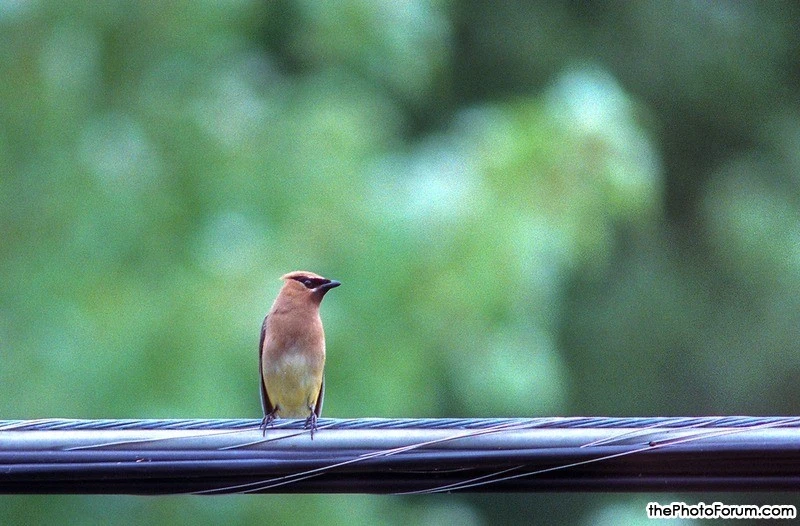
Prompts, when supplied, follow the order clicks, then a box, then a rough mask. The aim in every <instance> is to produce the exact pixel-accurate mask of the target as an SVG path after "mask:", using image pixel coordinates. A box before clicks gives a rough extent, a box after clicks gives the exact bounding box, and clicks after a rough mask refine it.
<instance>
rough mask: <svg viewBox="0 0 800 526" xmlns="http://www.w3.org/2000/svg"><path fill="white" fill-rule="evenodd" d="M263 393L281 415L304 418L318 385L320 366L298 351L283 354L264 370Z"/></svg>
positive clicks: (316, 392) (310, 410) (307, 413)
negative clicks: (265, 391) (264, 385)
mask: <svg viewBox="0 0 800 526" xmlns="http://www.w3.org/2000/svg"><path fill="white" fill-rule="evenodd" d="M264 380H265V384H266V387H267V393H268V396H269V399H270V401H271V402H272V404H273V405H274V406H275V407H277V408H278V411H277V413H278V416H281V417H283V418H307V417H308V416H309V415H310V414H311V412H312V411H313V410H314V406H315V405H316V403H317V397H318V396H319V390H320V386H321V385H322V369H321V368H319V367H315V366H314V364H312V363H310V360H308V359H307V358H306V357H305V356H303V355H302V354H292V353H287V354H285V355H284V356H283V357H281V359H279V360H276V361H275V363H272V364H269V365H268V366H267V367H265V370H264Z"/></svg>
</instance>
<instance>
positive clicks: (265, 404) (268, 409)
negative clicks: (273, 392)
mask: <svg viewBox="0 0 800 526" xmlns="http://www.w3.org/2000/svg"><path fill="white" fill-rule="evenodd" d="M267 318H269V314H267V315H266V316H264V323H262V324H261V341H259V342H258V374H259V376H260V377H261V409H263V410H264V416H265V417H266V416H267V415H269V414H271V413H272V411H273V410H274V409H275V408H274V407H273V406H272V402H270V401H269V396H268V395H267V385H266V384H265V383H264V365H263V364H264V362H263V360H264V338H265V337H266V334H267Z"/></svg>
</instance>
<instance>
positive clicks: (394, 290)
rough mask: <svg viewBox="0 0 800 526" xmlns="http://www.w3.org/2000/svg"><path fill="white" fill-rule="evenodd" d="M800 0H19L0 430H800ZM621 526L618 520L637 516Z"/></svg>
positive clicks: (495, 506) (294, 503)
mask: <svg viewBox="0 0 800 526" xmlns="http://www.w3.org/2000/svg"><path fill="white" fill-rule="evenodd" d="M798 20H800V7H798V4H797V3H795V2H779V1H776V2H728V1H719V2H696V1H684V0H675V1H669V2H662V1H660V0H652V1H633V2H615V3H605V2H574V1H564V2H547V3H532V2H527V1H503V2H487V1H482V0H473V1H459V2H457V1H424V0H405V1H400V2H397V1H383V0H381V1H367V0H344V1H342V2H315V1H282V0H279V1H272V2H258V1H252V0H228V1H198V2H155V1H141V2H123V1H104V2H89V1H86V2H82V1H72V2H57V1H47V0H12V1H5V2H0V418H3V419H22V418H43V417H80V418H125V417H131V418H171V417H175V418H191V417H203V418H210V417H231V418H237V417H253V418H255V417H258V416H260V405H259V398H258V388H257V381H258V372H257V365H256V363H257V350H256V347H257V341H258V330H259V327H260V323H261V319H262V317H263V316H264V314H265V313H266V311H267V310H268V309H269V306H270V304H271V302H272V300H273V298H274V296H275V294H276V293H277V291H278V289H279V287H280V282H279V280H278V278H279V276H280V275H281V274H283V273H284V272H287V271H290V270H294V269H308V270H313V271H315V272H318V273H321V274H323V275H325V276H329V277H332V278H336V279H339V280H341V281H342V282H343V283H344V286H342V287H341V288H339V289H336V290H335V291H334V292H332V293H331V294H330V295H329V296H328V297H327V299H326V301H325V304H324V305H323V319H324V320H325V324H326V330H327V338H328V367H327V387H328V390H327V396H326V400H325V402H326V405H325V413H324V416H326V417H467V416H480V417H493V416H543V415H566V416H573V415H628V416H652V415H686V416H690V415H709V414H753V415H775V414H797V413H798V410H800V389H798V387H797V378H798V376H799V375H800V349H798V342H800V32H798V30H797V28H798ZM709 499H715V500H720V499H722V500H724V501H725V502H727V503H731V504H734V503H762V502H770V503H797V502H796V501H797V499H796V498H794V497H792V496H791V495H768V494H762V495H748V494H744V495H743V494H738V495H698V494H691V495H671V494H658V495H633V496H631V495H580V494H579V495H563V494H562V495H559V494H554V495H516V496H509V495H506V496H503V495H491V496H482V495H477V496H469V495H460V496H459V495H450V496H437V497H432V498H395V497H374V496H282V497H279V496H249V497H237V496H232V497H218V498H198V497H174V498H173V497H168V498H141V497H93V496H88V497H51V496H44V497H3V498H2V499H0V518H2V520H0V522H7V523H9V524H11V523H17V522H18V521H21V520H23V521H25V522H28V523H36V522H42V523H44V522H47V523H74V524H93V523H96V524H105V523H108V522H113V521H124V522H132V523H165V522H176V521H180V522H181V523H190V522H220V523H222V522H224V523H226V524H252V523H256V522H265V521H266V522H269V523H276V524H277V523H292V524H319V523H320V521H322V522H323V523H325V524H353V523H354V521H355V522H357V523H362V522H363V523H369V524H409V523H411V524H436V523H442V524H448V523H449V524H455V523H458V524H462V525H465V526H466V525H473V524H476V525H478V524H497V523H498V522H500V523H504V522H525V523H529V524H534V523H537V521H543V522H545V521H546V522H547V523H552V521H553V520H554V519H556V521H557V522H570V523H577V524H598V523H603V522H608V523H628V524H635V523H645V522H646V521H647V519H646V516H645V504H646V503H647V502H648V501H650V500H657V501H659V502H662V503H665V502H671V501H672V500H685V501H686V502H689V503H696V502H698V501H700V500H704V501H706V502H713V500H709ZM620 521H622V522H620Z"/></svg>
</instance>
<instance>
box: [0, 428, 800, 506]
mask: <svg viewBox="0 0 800 526" xmlns="http://www.w3.org/2000/svg"><path fill="white" fill-rule="evenodd" d="M259 423H260V421H259V420H252V419H246V420H243V419H238V420H232V419H227V420H189V419H185V420H68V419H43V420H7V421H0V493H132V494H174V493H195V494H205V495H213V494H221V493H274V492H287V493H288V492H320V493H434V492H440V491H487V492H488V491H678V490H707V491H719V490H796V489H798V488H800V417H750V416H721V417H674V418H665V417H659V418H605V417H590V418H584V417H573V418H502V419H378V418H366V419H345V420H341V419H320V420H319V421H318V426H319V427H318V431H317V432H316V433H315V434H314V438H313V440H312V439H311V437H310V433H309V431H308V430H306V429H304V428H303V420H278V421H276V422H275V423H274V425H272V426H270V427H269V428H268V429H267V430H266V431H265V432H262V431H261V430H260V429H259Z"/></svg>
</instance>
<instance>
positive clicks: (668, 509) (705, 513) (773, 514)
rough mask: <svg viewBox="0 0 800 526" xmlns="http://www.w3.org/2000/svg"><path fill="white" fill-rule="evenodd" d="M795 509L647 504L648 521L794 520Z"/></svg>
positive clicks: (723, 505)
mask: <svg viewBox="0 0 800 526" xmlns="http://www.w3.org/2000/svg"><path fill="white" fill-rule="evenodd" d="M796 517H797V508H796V507H795V506H792V505H788V504H767V505H764V506H756V505H755V504H723V503H721V502H714V503H712V504H706V503H704V502H698V503H697V504H686V503H685V502H671V503H669V504H659V503H658V502H650V503H648V504H647V518H648V519H794V518H796Z"/></svg>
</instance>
